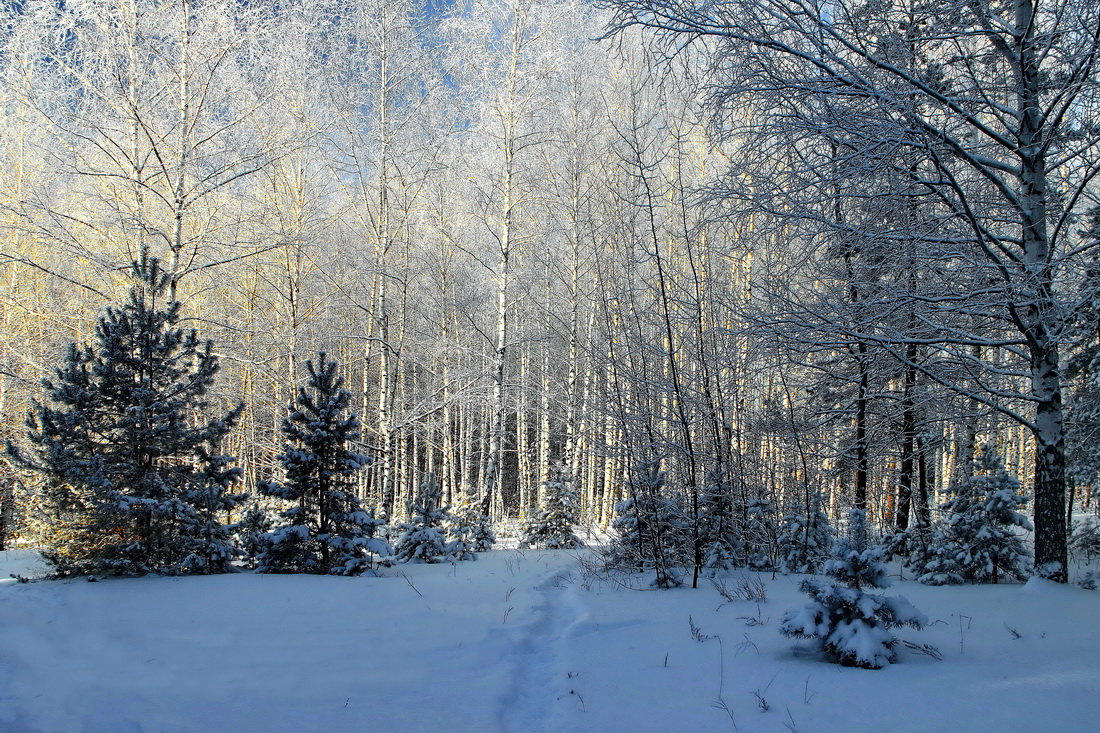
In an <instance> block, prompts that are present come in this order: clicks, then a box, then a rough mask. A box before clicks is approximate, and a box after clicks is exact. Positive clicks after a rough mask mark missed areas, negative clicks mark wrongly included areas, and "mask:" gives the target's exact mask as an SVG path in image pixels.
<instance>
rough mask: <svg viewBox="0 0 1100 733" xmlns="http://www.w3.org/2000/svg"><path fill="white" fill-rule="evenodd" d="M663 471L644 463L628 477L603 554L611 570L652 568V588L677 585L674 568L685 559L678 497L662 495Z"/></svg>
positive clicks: (653, 463) (686, 551) (685, 539)
mask: <svg viewBox="0 0 1100 733" xmlns="http://www.w3.org/2000/svg"><path fill="white" fill-rule="evenodd" d="M664 489H665V472H664V471H662V470H661V463H660V461H659V460H652V461H644V462H642V463H641V464H639V465H638V466H637V467H636V468H635V470H634V471H633V472H632V474H631V492H630V496H629V497H628V498H627V499H625V500H623V501H621V502H619V503H618V504H616V505H615V513H616V517H615V519H614V521H613V522H612V523H611V528H612V530H614V532H615V537H614V539H613V540H612V542H611V543H610V545H609V546H608V548H607V551H606V555H605V557H606V560H607V564H608V566H610V567H613V568H626V567H634V568H636V569H637V570H643V569H647V568H653V570H654V572H655V575H656V577H655V578H654V581H653V585H654V586H655V587H658V588H673V587H675V586H678V585H680V584H681V583H682V582H683V581H682V580H681V577H680V573H679V572H678V568H679V566H680V565H682V564H683V562H684V561H685V559H686V558H687V557H688V556H689V552H690V548H689V547H688V540H689V537H688V532H687V526H686V525H687V522H686V519H685V516H684V511H683V501H682V497H680V496H678V495H675V494H674V495H666V494H665V490H664Z"/></svg>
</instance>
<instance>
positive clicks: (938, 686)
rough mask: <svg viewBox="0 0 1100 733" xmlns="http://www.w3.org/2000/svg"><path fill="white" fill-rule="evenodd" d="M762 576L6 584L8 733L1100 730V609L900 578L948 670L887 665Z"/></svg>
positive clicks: (448, 575) (496, 572)
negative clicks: (682, 584)
mask: <svg viewBox="0 0 1100 733" xmlns="http://www.w3.org/2000/svg"><path fill="white" fill-rule="evenodd" d="M0 563H2V565H3V567H0V573H2V577H7V575H8V574H9V573H13V572H14V573H19V574H24V575H26V574H28V573H33V572H35V569H36V568H35V566H34V563H33V559H29V558H28V556H27V555H26V553H8V554H7V555H6V556H5V557H3V558H0ZM737 575H738V574H737V573H733V574H732V577H731V578H728V579H727V580H728V581H732V580H735V579H736V577H737ZM758 577H759V578H761V579H762V580H763V581H764V586H765V588H766V590H767V599H766V600H765V601H763V602H760V603H755V602H750V601H737V602H734V603H724V602H723V600H722V598H721V597H720V596H719V595H718V593H717V592H716V591H715V590H714V588H712V587H711V586H710V584H709V583H704V585H703V586H702V587H701V588H700V589H698V590H694V591H693V590H690V589H677V590H672V591H650V590H632V589H629V588H626V587H624V586H623V585H622V584H621V583H619V582H614V581H612V580H609V579H602V578H599V577H597V576H594V575H592V574H591V573H585V572H584V570H583V569H582V568H581V567H580V566H579V565H578V563H577V560H576V554H575V553H567V552H561V551H558V552H534V551H528V552H519V551H512V550H502V551H495V552H490V553H486V554H484V555H482V556H481V559H479V560H478V561H476V562H466V563H460V564H458V565H433V566H428V565H405V566H399V567H396V568H391V569H388V570H386V571H385V576H384V577H380V578H336V577H313V576H274V575H271V576H260V575H253V574H249V573H242V574H238V575H229V576H214V577H197V578H152V577H151V578H134V579H117V580H103V581H100V582H98V583H88V582H86V581H83V580H70V581H46V582H36V583H27V584H21V583H16V582H15V581H13V580H12V581H2V582H0V731H3V732H4V733H54V732H62V733H68V732H70V731H72V732H73V733H116V732H117V733H126V732H134V733H137V732H142V733H161V732H180V733H182V732H185V731H188V732H189V731H196V732H199V731H201V732H203V733H207V732H215V731H232V732H234V733H236V732H244V733H247V732H251V731H257V732H264V733H278V732H281V731H286V732H287V733H291V732H293V733H309V732H311V731H317V732H318V733H333V732H341V731H349V732H351V731H375V732H379V733H420V732H423V733H431V732H434V731H446V732H447V733H465V732H467V731H468V732H469V733H492V732H494V731H501V732H502V733H541V732H543V731H545V732H546V733H559V732H564V731H577V732H592V733H602V732H609V733H616V732H618V731H622V732H623V733H660V732H663V731H668V732H669V733H685V732H689V731H690V732H692V733H695V732H699V733H705V732H709V731H715V732H717V731H747V732H750V733H751V732H753V731H792V730H793V731H803V732H812V733H819V732H822V731H824V732H828V731H838V732H839V731H845V732H848V731H914V732H916V731H920V732H921V733H925V732H926V731H928V730H940V731H989V732H991V733H992V732H994V731H996V732H998V733H1001V732H1003V731H1009V732H1011V731H1060V732H1064V731H1091V730H1095V729H1096V727H1095V726H1096V720H1097V719H1098V716H1100V702H1098V701H1100V624H1098V623H1097V619H1098V618H1100V592H1090V591H1084V590H1080V589H1077V588H1072V587H1059V586H1055V585H1052V584H1048V583H1032V584H1029V585H1027V586H1018V585H1017V586H985V587H961V588H930V587H924V586H920V585H917V584H913V583H899V584H896V585H895V587H894V588H892V589H890V592H893V593H898V594H901V595H905V596H907V597H908V598H909V599H910V600H911V601H912V602H913V603H914V604H915V605H916V606H917V607H918V608H919V609H921V610H922V611H923V612H924V613H926V614H927V615H928V616H929V617H930V619H932V620H933V623H932V625H931V626H930V627H929V628H928V629H926V630H923V631H906V632H903V633H902V636H905V637H907V638H910V639H912V640H913V641H917V642H921V643H929V644H934V645H936V646H937V647H939V649H940V651H941V652H942V655H943V660H942V661H936V660H934V659H932V658H930V657H927V656H922V655H919V654H916V653H913V652H909V651H903V652H902V655H901V661H900V663H899V664H895V665H892V666H890V667H888V668H886V669H884V670H879V671H868V670H859V669H845V668H841V667H837V666H835V665H831V664H827V663H825V662H823V661H821V660H820V659H819V658H818V656H817V655H816V654H815V653H814V652H813V650H812V647H811V646H810V645H809V644H808V643H798V642H794V641H791V640H789V639H785V638H783V637H782V636H780V635H779V633H778V632H777V630H776V628H777V626H778V623H779V618H780V617H781V616H782V614H783V611H785V610H786V609H788V608H791V607H793V606H795V605H797V604H800V603H802V602H804V596H802V595H801V594H800V593H799V592H798V590H797V582H798V578H796V577H791V578H784V577H782V576H780V577H778V578H776V579H775V580H772V578H771V576H770V575H768V574H761V575H759V576H758ZM638 581H639V583H640V584H641V585H642V586H644V579H642V578H640V577H639V578H638ZM693 625H694V627H695V629H696V631H695V633H693V632H692V626H693Z"/></svg>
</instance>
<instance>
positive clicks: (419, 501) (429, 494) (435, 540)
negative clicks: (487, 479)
mask: <svg viewBox="0 0 1100 733" xmlns="http://www.w3.org/2000/svg"><path fill="white" fill-rule="evenodd" d="M442 499H443V490H442V488H441V487H440V485H439V482H438V481H437V480H436V479H435V477H434V476H429V477H428V478H427V479H426V480H425V481H424V483H422V484H421V485H420V492H419V495H418V496H417V497H416V498H415V499H413V500H411V501H409V503H408V511H409V521H408V522H405V523H404V524H401V525H399V529H401V530H402V534H401V537H400V538H399V539H398V540H397V544H396V546H395V554H396V556H397V559H398V560H401V561H403V562H422V563H437V562H442V561H444V560H448V559H451V558H454V559H458V560H463V559H466V558H465V557H463V555H465V554H466V549H467V548H466V546H465V544H464V543H463V544H462V546H461V547H457V548H456V546H455V545H454V544H453V543H451V542H448V541H447V536H446V533H445V531H444V529H443V527H444V525H445V524H446V523H447V521H448V520H449V518H450V514H449V513H448V512H447V510H446V509H445V508H444V507H443V506H442ZM456 550H457V552H458V557H455V552H456Z"/></svg>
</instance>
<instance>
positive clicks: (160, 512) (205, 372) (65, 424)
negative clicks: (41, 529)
mask: <svg viewBox="0 0 1100 733" xmlns="http://www.w3.org/2000/svg"><path fill="white" fill-rule="evenodd" d="M131 273H132V277H133V281H134V282H133V286H132V287H131V290H130V298H129V301H128V302H127V303H126V304H125V305H123V306H121V307H117V308H115V307H111V308H108V309H107V311H106V312H105V313H104V314H103V316H101V317H100V319H99V323H98V325H97V327H96V334H95V345H94V346H88V345H85V346H82V347H78V346H77V345H76V344H72V345H70V347H69V351H68V354H67V356H66V359H65V363H64V365H63V366H62V367H60V368H59V369H57V371H56V377H55V378H54V379H47V380H44V382H43V383H44V385H45V387H46V390H47V392H48V395H49V403H48V404H36V405H35V407H34V410H33V412H32V413H31V415H30V417H29V419H28V427H29V428H30V430H29V433H28V438H29V441H30V443H31V445H32V451H31V454H30V455H27V454H25V453H23V452H22V451H20V450H18V449H16V448H14V447H12V446H9V451H10V452H11V453H12V455H13V456H14V457H15V458H16V459H17V460H18V461H19V462H20V463H22V464H23V465H24V466H27V467H29V468H32V469H34V470H35V471H37V472H38V473H40V474H41V475H42V477H43V478H44V480H45V485H44V491H43V494H42V506H43V508H44V510H45V513H46V519H45V536H44V537H43V542H44V546H45V555H46V557H47V558H48V559H49V560H50V561H51V562H52V563H53V564H54V566H55V567H56V569H57V571H58V573H59V574H61V575H76V574H84V573H104V574H126V575H131V574H142V573H150V572H158V573H166V574H182V573H219V572H225V571H227V570H228V569H229V561H230V560H231V559H232V557H233V556H234V554H235V550H234V549H233V548H232V547H231V545H230V543H229V527H228V526H227V525H225V524H223V523H222V521H221V518H223V517H225V516H226V515H227V514H228V512H229V511H230V510H232V509H233V508H235V507H236V506H238V505H239V504H240V502H241V498H240V497H239V496H236V495H233V494H231V493H230V492H229V487H230V486H231V485H232V484H233V482H234V481H235V480H236V479H237V476H238V473H239V472H238V469H236V468H232V467H230V465H229V464H230V462H231V461H232V459H231V458H229V457H228V456H225V455H222V454H221V453H220V451H219V450H218V446H219V444H220V443H221V441H222V439H223V438H224V437H225V435H226V433H228V432H229V430H230V428H231V427H232V426H233V423H234V421H235V420H236V419H237V416H238V415H239V413H240V408H237V409H236V410H233V411H231V412H230V413H229V414H227V415H225V416H224V417H222V418H220V419H214V420H209V421H207V420H205V419H204V418H202V414H203V413H204V412H205V411H206V410H207V409H208V407H209V403H208V402H207V399H206V393H207V390H208V389H209V388H210V386H211V385H212V384H213V382H214V375H215V374H216V373H217V371H218V359H217V357H215V356H214V354H213V353H212V344H211V342H209V341H206V342H203V341H200V340H199V337H198V335H197V334H196V332H195V331H194V330H185V329H182V328H178V327H177V323H178V322H179V319H180V315H179V311H180V304H179V302H177V301H174V300H170V299H168V298H167V297H166V292H167V289H168V286H169V276H168V274H166V273H165V272H163V271H162V270H161V268H160V264H159V262H158V261H157V260H156V259H155V258H152V257H149V256H148V254H147V253H145V252H143V253H142V256H141V258H140V259H139V260H137V261H135V262H134V263H133V265H132V269H131Z"/></svg>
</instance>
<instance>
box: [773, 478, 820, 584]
mask: <svg viewBox="0 0 1100 733" xmlns="http://www.w3.org/2000/svg"><path fill="white" fill-rule="evenodd" d="M808 509H809V515H808V516H806V515H802V514H788V515H787V516H785V517H783V519H782V521H780V523H779V536H778V537H777V538H776V545H777V546H778V548H779V569H780V570H781V571H782V572H784V573H816V572H818V570H820V569H821V567H822V565H824V564H825V562H826V561H827V560H828V558H829V548H830V547H831V546H832V544H833V541H834V536H833V527H832V524H831V523H830V522H829V517H828V516H827V515H826V514H825V512H823V511H821V496H820V495H815V496H814V498H813V501H811V502H810V505H809V507H808Z"/></svg>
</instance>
